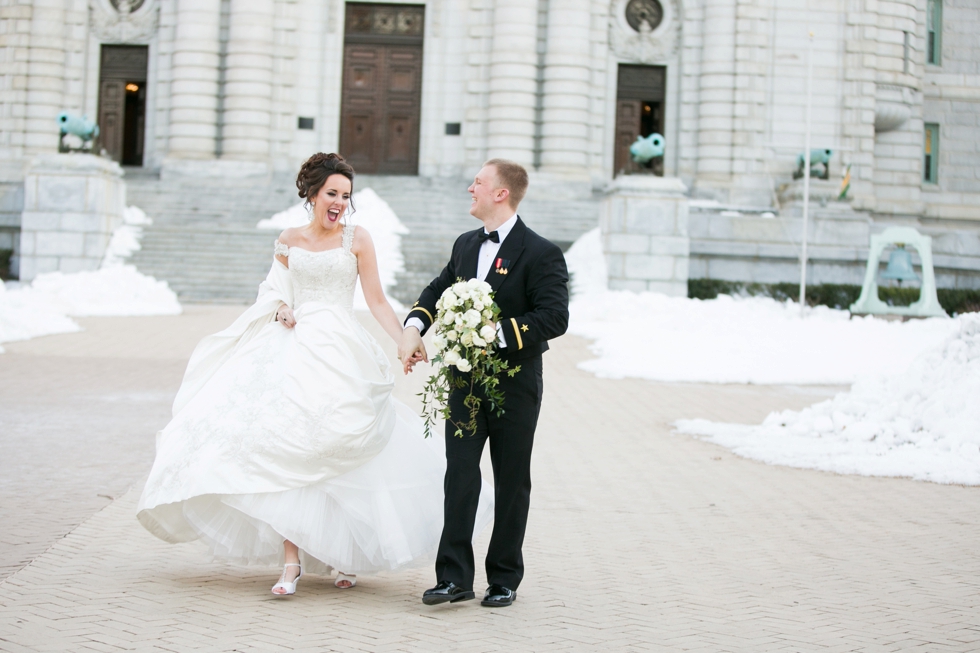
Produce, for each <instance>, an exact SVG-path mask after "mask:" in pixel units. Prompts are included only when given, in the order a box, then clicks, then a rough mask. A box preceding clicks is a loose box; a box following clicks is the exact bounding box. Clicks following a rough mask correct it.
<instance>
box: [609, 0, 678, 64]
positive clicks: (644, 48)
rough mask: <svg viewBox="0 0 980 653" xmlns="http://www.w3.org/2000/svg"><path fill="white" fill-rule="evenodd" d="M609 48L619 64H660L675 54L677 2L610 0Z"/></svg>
mask: <svg viewBox="0 0 980 653" xmlns="http://www.w3.org/2000/svg"><path fill="white" fill-rule="evenodd" d="M609 10H610V11H609V47H610V48H611V49H612V51H613V53H614V54H615V55H616V56H617V57H618V58H619V59H620V60H621V61H623V62H629V63H642V64H662V63H666V62H667V60H668V59H671V58H673V57H674V56H675V55H676V53H677V45H678V42H679V40H680V38H679V37H680V7H679V6H678V0H612V2H611V3H610V7H609Z"/></svg>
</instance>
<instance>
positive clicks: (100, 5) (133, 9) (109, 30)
mask: <svg viewBox="0 0 980 653" xmlns="http://www.w3.org/2000/svg"><path fill="white" fill-rule="evenodd" d="M88 4H89V28H90V29H91V30H92V34H93V35H94V36H95V37H96V38H97V39H99V40H100V41H102V42H104V43H148V42H149V41H150V40H152V39H153V37H154V36H155V35H156V32H157V26H158V24H159V15H160V5H159V0H89V3H88Z"/></svg>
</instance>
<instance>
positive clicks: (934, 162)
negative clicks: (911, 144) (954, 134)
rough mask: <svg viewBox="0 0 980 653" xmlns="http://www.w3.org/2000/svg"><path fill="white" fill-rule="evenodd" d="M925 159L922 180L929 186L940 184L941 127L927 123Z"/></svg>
mask: <svg viewBox="0 0 980 653" xmlns="http://www.w3.org/2000/svg"><path fill="white" fill-rule="evenodd" d="M922 149H923V152H924V153H925V159H924V160H923V162H922V180H923V181H924V182H926V183H928V184H936V183H939V125H937V124H936V123H934V122H927V123H926V125H925V142H924V143H923V148H922Z"/></svg>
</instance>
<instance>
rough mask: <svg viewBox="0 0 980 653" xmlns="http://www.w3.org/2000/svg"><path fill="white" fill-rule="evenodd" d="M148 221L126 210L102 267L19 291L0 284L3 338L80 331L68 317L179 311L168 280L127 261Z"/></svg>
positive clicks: (55, 275) (47, 277)
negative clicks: (153, 275)
mask: <svg viewBox="0 0 980 653" xmlns="http://www.w3.org/2000/svg"><path fill="white" fill-rule="evenodd" d="M147 224H152V222H151V221H150V219H149V218H147V217H146V215H145V214H144V213H143V211H141V210H140V209H139V208H137V207H133V206H131V207H129V208H127V209H126V211H125V213H124V223H123V224H122V225H120V226H119V227H118V228H117V229H116V230H115V231H114V232H113V234H112V238H111V240H110V243H109V246H108V248H107V250H106V254H105V258H104V259H103V261H102V267H101V268H100V269H98V270H93V271H87V272H74V273H71V274H65V273H62V272H49V273H47V274H41V275H38V276H37V277H36V278H35V279H34V281H33V282H32V283H31V284H30V285H21V286H19V287H18V288H16V289H8V288H7V287H6V286H4V285H0V342H13V341H17V340H28V339H30V338H36V337H38V336H45V335H51V334H55V333H72V332H75V331H81V327H80V326H79V325H78V324H77V323H76V322H75V321H74V320H72V319H71V317H69V316H75V317H85V316H124V315H179V314H180V312H181V307H180V303H179V302H178V301H177V296H176V295H175V294H174V292H173V291H172V290H170V288H169V287H168V286H167V283H166V282H165V281H157V280H156V279H154V278H153V277H148V276H145V275H143V274H140V273H139V272H138V271H137V270H136V268H135V267H133V266H131V265H124V264H123V261H124V260H125V259H126V258H127V257H129V256H130V255H132V253H133V252H135V251H136V250H138V249H139V247H140V245H139V239H140V238H141V237H142V235H143V231H142V225H147ZM0 352H3V348H2V347H0Z"/></svg>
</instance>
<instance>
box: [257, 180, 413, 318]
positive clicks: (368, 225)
mask: <svg viewBox="0 0 980 653" xmlns="http://www.w3.org/2000/svg"><path fill="white" fill-rule="evenodd" d="M351 204H352V205H353V207H354V208H355V209H356V210H355V211H353V212H351V211H350V210H348V212H347V215H346V216H345V218H344V219H345V220H347V221H348V222H349V223H350V224H354V225H360V226H361V227H364V228H365V229H366V230H367V231H368V233H370V234H371V240H372V241H373V242H374V250H375V253H376V254H377V257H378V274H379V275H380V277H381V286H382V287H383V288H384V290H385V294H386V295H387V296H388V301H389V302H390V303H391V305H392V306H393V307H394V308H395V310H400V309H401V308H402V306H401V304H399V303H398V302H397V301H396V300H394V299H393V298H392V297H391V289H392V288H394V287H395V285H396V284H397V275H398V273H399V272H404V271H405V258H404V257H403V256H402V239H401V237H402V236H404V235H405V234H407V233H409V231H408V228H407V227H406V226H405V225H404V224H402V221H401V220H399V219H398V216H397V215H396V214H395V212H394V211H393V210H392V209H391V207H390V206H388V203H387V202H385V201H384V200H383V199H381V197H379V196H378V194H377V193H375V192H374V190H372V189H371V188H365V189H363V190H360V191H358V192H356V193H354V196H353V198H352V202H351ZM309 222H310V218H309V212H308V211H307V209H306V207H305V205H304V203H303V202H301V203H299V204H296V205H295V206H292V207H290V208H288V209H286V210H285V211H281V212H279V213H276V214H275V215H274V216H272V217H271V218H268V219H266V220H260V221H259V223H258V224H257V225H256V228H258V229H278V230H283V229H288V228H289V227H301V226H303V225H306V224H309ZM354 308H356V309H359V310H367V302H365V300H364V293H363V292H362V291H361V280H360V277H358V280H357V290H356V291H355V292H354Z"/></svg>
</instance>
